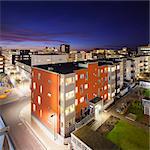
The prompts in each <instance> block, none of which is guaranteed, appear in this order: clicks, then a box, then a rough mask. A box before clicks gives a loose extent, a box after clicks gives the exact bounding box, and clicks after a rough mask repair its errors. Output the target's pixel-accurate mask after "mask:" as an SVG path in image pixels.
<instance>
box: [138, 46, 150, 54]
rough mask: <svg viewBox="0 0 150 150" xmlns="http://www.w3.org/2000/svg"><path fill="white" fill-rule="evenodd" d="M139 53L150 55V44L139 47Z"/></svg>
mask: <svg viewBox="0 0 150 150" xmlns="http://www.w3.org/2000/svg"><path fill="white" fill-rule="evenodd" d="M138 54H139V55H142V54H146V55H150V45H148V46H140V47H138Z"/></svg>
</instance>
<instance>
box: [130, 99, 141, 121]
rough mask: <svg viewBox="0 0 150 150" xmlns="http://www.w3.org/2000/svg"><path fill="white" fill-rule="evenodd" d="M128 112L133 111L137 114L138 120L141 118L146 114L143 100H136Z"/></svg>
mask: <svg viewBox="0 0 150 150" xmlns="http://www.w3.org/2000/svg"><path fill="white" fill-rule="evenodd" d="M128 113H133V114H135V115H136V116H137V119H136V120H137V121H139V120H141V119H142V118H143V116H144V108H143V105H142V103H141V102H139V101H134V102H133V103H132V104H131V105H130V106H129V108H128Z"/></svg>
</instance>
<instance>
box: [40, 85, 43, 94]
mask: <svg viewBox="0 0 150 150" xmlns="http://www.w3.org/2000/svg"><path fill="white" fill-rule="evenodd" d="M42 91H43V87H42V85H40V93H41V94H42Z"/></svg>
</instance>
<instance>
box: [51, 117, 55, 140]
mask: <svg viewBox="0 0 150 150" xmlns="http://www.w3.org/2000/svg"><path fill="white" fill-rule="evenodd" d="M50 117H51V118H53V129H54V140H55V114H52V115H51V116H50Z"/></svg>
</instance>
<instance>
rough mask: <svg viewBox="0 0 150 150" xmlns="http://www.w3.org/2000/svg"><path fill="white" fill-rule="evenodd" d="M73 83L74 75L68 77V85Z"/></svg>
mask: <svg viewBox="0 0 150 150" xmlns="http://www.w3.org/2000/svg"><path fill="white" fill-rule="evenodd" d="M72 83H74V77H69V78H66V86H67V85H69V84H72Z"/></svg>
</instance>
